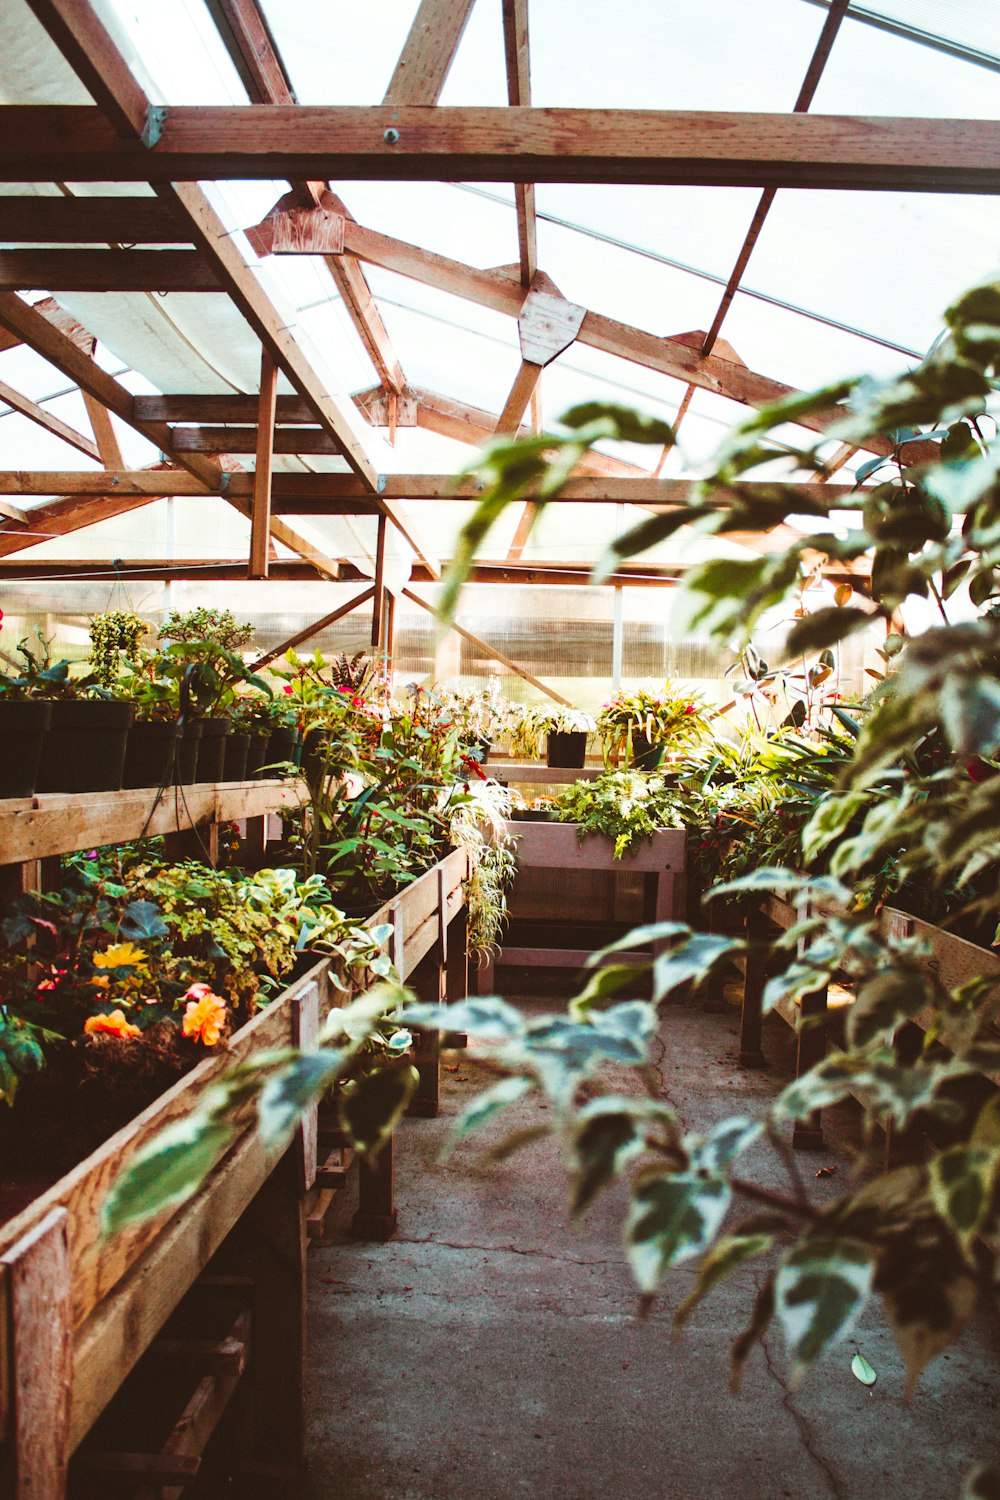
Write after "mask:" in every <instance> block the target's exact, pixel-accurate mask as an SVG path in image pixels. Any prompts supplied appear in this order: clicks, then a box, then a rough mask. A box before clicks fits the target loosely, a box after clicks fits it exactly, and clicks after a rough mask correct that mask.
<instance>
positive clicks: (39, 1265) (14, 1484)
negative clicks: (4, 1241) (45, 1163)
mask: <svg viewBox="0 0 1000 1500" xmlns="http://www.w3.org/2000/svg"><path fill="white" fill-rule="evenodd" d="M67 1222H68V1215H67V1213H66V1210H65V1209H64V1208H54V1209H52V1211H51V1212H50V1213H48V1214H46V1216H45V1218H44V1219H42V1220H41V1222H40V1223H39V1224H37V1225H36V1226H35V1228H34V1229H31V1230H29V1231H28V1233H27V1234H26V1235H24V1237H23V1238H22V1239H20V1240H18V1241H17V1242H16V1243H15V1244H14V1245H12V1246H11V1248H10V1249H9V1250H8V1251H7V1252H6V1254H5V1255H4V1256H3V1257H2V1259H0V1274H2V1277H3V1282H2V1287H3V1300H4V1302H5V1304H6V1318H5V1319H4V1322H5V1324H6V1333H7V1360H6V1363H7V1369H6V1371H5V1375H6V1379H5V1380H4V1382H3V1384H4V1386H5V1390H4V1391H2V1392H0V1396H2V1397H5V1398H6V1399H5V1401H4V1402H3V1405H5V1406H7V1407H8V1408H9V1409H8V1410H6V1412H3V1411H0V1417H3V1416H5V1418H6V1420H5V1422H4V1423H3V1426H2V1428H0V1430H2V1431H3V1432H4V1441H3V1445H2V1448H0V1492H2V1493H3V1494H4V1495H5V1496H7V1497H8V1500H63V1497H64V1496H65V1494H66V1466H67V1463H68V1460H69V1415H70V1390H71V1386H72V1380H73V1333H72V1326H73V1325H72V1309H71V1303H70V1291H71V1272H70V1263H69V1249H68V1245H67V1239H66V1226H67Z"/></svg>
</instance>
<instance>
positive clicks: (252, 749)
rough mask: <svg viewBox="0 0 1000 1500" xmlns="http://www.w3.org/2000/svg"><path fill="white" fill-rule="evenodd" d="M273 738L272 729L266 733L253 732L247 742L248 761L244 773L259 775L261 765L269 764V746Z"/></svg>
mask: <svg viewBox="0 0 1000 1500" xmlns="http://www.w3.org/2000/svg"><path fill="white" fill-rule="evenodd" d="M270 740H271V731H270V730H268V731H267V733H266V734H251V735H250V736H249V740H248V744H247V763H246V769H245V771H244V775H245V776H246V777H247V778H249V777H251V776H259V775H260V768H261V766H265V765H267V747H268V745H269V743H270Z"/></svg>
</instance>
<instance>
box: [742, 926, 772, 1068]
mask: <svg viewBox="0 0 1000 1500" xmlns="http://www.w3.org/2000/svg"><path fill="white" fill-rule="evenodd" d="M767 932H768V922H767V918H766V917H765V915H764V913H763V911H762V909H761V907H760V906H759V905H757V904H752V905H751V906H750V908H749V909H748V911H747V917H746V938H747V942H748V943H749V945H750V946H749V948H748V949H747V956H746V970H745V973H744V978H743V1005H742V1008H741V1010H740V1063H741V1065H742V1066H743V1067H744V1068H763V1067H766V1066H767V1063H766V1060H765V1058H764V1054H763V1052H762V1051H761V1045H760V1040H761V1024H762V1021H763V1014H762V1010H761V1004H762V1001H763V997H764V985H765V983H766V982H767V962H766V955H765V951H764V942H765V940H766V938H767Z"/></svg>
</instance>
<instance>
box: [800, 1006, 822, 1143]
mask: <svg viewBox="0 0 1000 1500" xmlns="http://www.w3.org/2000/svg"><path fill="white" fill-rule="evenodd" d="M826 1010H827V989H826V985H824V986H823V988H822V989H819V990H813V991H812V993H811V994H809V995H803V996H802V1005H801V1010H800V1016H799V1028H800V1029H799V1032H798V1043H797V1046H796V1049H795V1076H796V1078H801V1076H802V1074H803V1073H807V1072H808V1071H809V1069H810V1068H814V1067H815V1066H816V1064H817V1063H818V1062H820V1061H821V1060H822V1059H823V1057H824V1056H825V1055H826V1026H825V1024H824V1022H823V1021H822V1020H815V1019H814V1018H817V1017H824V1018H825V1016H826ZM810 1021H811V1022H812V1024H809V1025H807V1024H806V1023H807V1022H810ZM792 1145H793V1146H794V1147H795V1149H796V1150H797V1151H822V1149H823V1124H822V1120H821V1117H820V1112H819V1110H818V1109H815V1110H813V1112H812V1114H811V1115H810V1116H809V1118H808V1120H797V1121H796V1122H795V1125H794V1126H793V1127H792Z"/></svg>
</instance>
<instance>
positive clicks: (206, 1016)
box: [181, 985, 226, 1047]
mask: <svg viewBox="0 0 1000 1500" xmlns="http://www.w3.org/2000/svg"><path fill="white" fill-rule="evenodd" d="M191 988H192V989H195V988H198V989H201V988H202V986H201V985H197V986H195V985H192V986H191ZM188 993H189V994H190V993H191V991H190V990H189V991H188ZM225 1024H226V1006H225V1002H224V1001H223V1000H220V999H219V997H218V995H213V994H212V992H211V990H210V989H208V987H207V986H205V993H204V994H203V995H202V996H201V997H200V998H199V999H197V1000H189V1001H188V1003H187V1005H186V1006H185V1007H184V1019H183V1021H182V1022H181V1031H182V1032H183V1034H184V1036H189V1037H190V1038H191V1040H192V1041H195V1042H203V1043H204V1045H205V1046H206V1047H214V1046H215V1044H216V1042H217V1041H218V1040H219V1037H220V1036H221V1035H222V1028H223V1027H224V1026H225Z"/></svg>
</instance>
